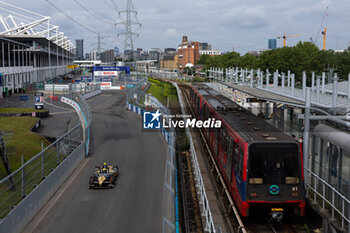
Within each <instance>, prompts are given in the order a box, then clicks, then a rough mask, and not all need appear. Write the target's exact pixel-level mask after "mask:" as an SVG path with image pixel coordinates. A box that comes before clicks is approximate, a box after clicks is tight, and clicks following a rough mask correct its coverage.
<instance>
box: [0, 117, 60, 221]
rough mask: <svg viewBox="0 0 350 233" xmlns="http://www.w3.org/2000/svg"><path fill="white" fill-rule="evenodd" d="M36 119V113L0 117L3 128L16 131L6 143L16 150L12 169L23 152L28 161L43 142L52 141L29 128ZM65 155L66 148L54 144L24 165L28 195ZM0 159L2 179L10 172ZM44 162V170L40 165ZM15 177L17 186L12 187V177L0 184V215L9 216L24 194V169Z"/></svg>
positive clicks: (0, 175)
mask: <svg viewBox="0 0 350 233" xmlns="http://www.w3.org/2000/svg"><path fill="white" fill-rule="evenodd" d="M37 120H38V119H37V118H35V117H0V129H1V130H6V131H11V133H12V134H13V135H12V136H10V137H11V138H10V139H9V140H8V142H6V143H5V145H6V150H7V151H8V152H10V153H13V154H12V155H10V156H9V160H10V166H11V171H12V172H14V171H15V170H17V169H18V168H19V167H20V166H21V157H22V155H23V157H24V162H26V161H28V160H29V159H31V158H32V157H33V156H35V155H36V154H38V153H39V152H40V151H41V143H42V142H43V144H44V148H45V147H47V146H48V145H49V144H50V142H49V141H47V140H46V139H45V138H44V137H42V136H40V135H39V134H36V133H33V132H31V131H29V130H30V128H31V127H32V126H33V125H34V124H36V122H37ZM57 156H59V157H57ZM66 156H67V155H66V154H64V153H63V152H58V151H57V148H56V147H55V146H53V147H50V148H49V149H47V150H46V151H45V152H44V153H43V156H40V157H38V158H37V159H35V160H33V161H31V163H30V164H28V165H27V166H26V167H25V169H24V177H25V178H24V179H25V186H24V190H25V191H24V192H25V195H28V194H29V193H30V192H31V191H32V190H33V189H34V187H35V186H37V185H38V184H39V183H40V182H41V181H42V178H43V176H44V177H46V176H47V175H48V174H49V173H50V172H51V171H52V170H53V169H54V168H55V167H56V166H57V164H58V162H62V161H63V160H64V159H65V158H66ZM42 159H43V160H42ZM0 161H1V160H0ZM0 163H1V164H0V179H2V178H4V177H5V176H7V173H6V170H5V167H4V166H3V164H2V161H1V162H0ZM42 164H43V165H44V170H42V169H41V168H42ZM42 172H43V173H42ZM13 177H14V179H13V180H14V185H13V186H12V187H13V188H14V189H11V182H9V181H8V182H4V183H2V184H0V194H1V195H0V218H3V217H4V216H6V214H7V213H9V211H10V210H11V206H13V205H16V204H17V203H18V202H20V201H21V200H22V199H23V198H24V196H23V193H22V182H21V181H22V173H21V172H18V173H15V174H14V176H13Z"/></svg>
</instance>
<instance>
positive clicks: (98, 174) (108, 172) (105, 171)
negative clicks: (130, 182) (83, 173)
mask: <svg viewBox="0 0 350 233" xmlns="http://www.w3.org/2000/svg"><path fill="white" fill-rule="evenodd" d="M118 174H119V169H118V166H106V165H100V166H96V167H95V173H94V175H93V176H90V180H89V184H90V186H89V187H90V188H113V187H114V185H115V181H116V179H117V176H118Z"/></svg>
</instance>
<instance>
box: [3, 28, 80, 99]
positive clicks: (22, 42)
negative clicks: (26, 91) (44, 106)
mask: <svg viewBox="0 0 350 233" xmlns="http://www.w3.org/2000/svg"><path fill="white" fill-rule="evenodd" d="M67 41H68V40H67ZM49 43H50V47H48V44H49ZM71 46H73V45H70V47H64V48H63V47H61V46H59V45H57V44H55V43H53V42H49V40H47V39H46V38H45V37H38V36H32V35H5V36H0V73H1V74H2V75H1V76H0V79H1V82H0V83H1V87H0V91H1V92H0V93H2V92H6V93H9V92H10V91H11V92H12V93H14V92H17V91H18V90H19V89H21V88H24V87H26V86H27V85H30V84H32V83H35V82H44V81H46V80H48V79H52V78H54V77H57V76H59V75H64V74H67V73H68V72H69V70H68V69H67V65H68V64H72V62H73V59H74V54H73V53H72V50H73V47H71Z"/></svg>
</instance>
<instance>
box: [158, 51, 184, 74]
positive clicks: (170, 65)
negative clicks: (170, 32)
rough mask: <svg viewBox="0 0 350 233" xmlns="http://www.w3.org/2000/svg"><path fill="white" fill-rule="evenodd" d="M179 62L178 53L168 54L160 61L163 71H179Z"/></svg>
mask: <svg viewBox="0 0 350 233" xmlns="http://www.w3.org/2000/svg"><path fill="white" fill-rule="evenodd" d="M178 61H179V55H178V54H177V53H173V52H172V53H168V54H165V55H163V58H162V59H161V60H160V61H159V63H160V69H161V70H169V71H173V70H177V68H178V67H177V65H178Z"/></svg>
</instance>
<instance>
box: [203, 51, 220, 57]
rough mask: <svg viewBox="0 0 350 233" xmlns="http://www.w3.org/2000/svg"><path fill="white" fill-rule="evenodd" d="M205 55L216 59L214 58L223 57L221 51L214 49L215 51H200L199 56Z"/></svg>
mask: <svg viewBox="0 0 350 233" xmlns="http://www.w3.org/2000/svg"><path fill="white" fill-rule="evenodd" d="M203 54H206V55H210V56H212V57H214V56H220V55H221V51H220V50H218V49H214V50H199V55H200V56H202V55H203Z"/></svg>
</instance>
